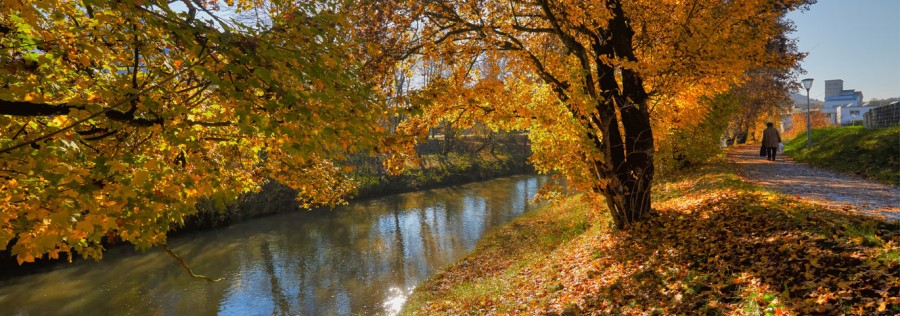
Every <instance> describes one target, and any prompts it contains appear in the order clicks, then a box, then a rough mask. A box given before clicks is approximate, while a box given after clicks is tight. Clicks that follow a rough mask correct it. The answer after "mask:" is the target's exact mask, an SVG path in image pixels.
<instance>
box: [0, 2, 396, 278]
mask: <svg viewBox="0 0 900 316" xmlns="http://www.w3.org/2000/svg"><path fill="white" fill-rule="evenodd" d="M261 5H263V4H262V3H261V2H254V1H226V3H219V2H217V1H197V0H183V1H153V0H151V1H131V0H125V1H106V0H88V1H43V0H41V1H32V0H12V1H4V2H3V5H2V7H0V10H2V11H0V50H2V54H0V250H6V249H9V250H11V253H12V254H13V255H15V256H17V258H18V259H19V262H20V263H22V262H30V261H33V260H35V259H36V258H41V257H42V256H45V255H47V257H49V258H57V257H58V256H59V255H60V254H67V253H68V254H69V258H71V254H72V252H77V253H79V254H81V255H84V256H91V257H95V258H99V257H100V256H101V252H102V250H103V246H102V241H104V240H116V239H118V240H122V241H125V242H130V243H133V244H135V245H136V246H137V247H139V248H146V247H149V246H153V245H164V244H165V242H166V238H165V237H166V235H165V233H166V232H167V231H168V230H169V229H170V228H171V227H173V226H175V225H179V224H180V223H182V222H183V219H184V218H185V217H186V216H188V215H190V214H192V213H194V212H195V209H194V205H195V203H196V202H197V201H198V199H200V198H211V199H213V200H217V201H228V200H233V199H234V198H235V197H236V196H237V195H238V194H240V193H242V192H248V191H253V190H257V189H258V188H259V186H260V184H262V183H264V182H266V181H272V180H274V181H280V182H282V183H285V184H287V185H289V186H291V187H293V188H295V189H297V190H298V191H299V194H298V199H300V200H301V201H302V202H303V203H304V204H306V205H315V204H333V203H340V202H341V199H342V197H343V196H346V194H347V193H348V192H350V190H352V183H351V181H350V179H348V178H347V177H345V176H344V175H343V173H342V172H341V170H340V169H339V168H337V167H336V164H335V161H339V160H340V159H342V157H343V156H344V155H345V154H347V153H352V152H359V151H363V152H368V151H371V150H375V149H376V147H379V146H380V142H381V139H383V137H381V136H383V128H382V126H380V125H378V123H377V122H379V120H381V118H382V114H383V111H382V109H383V108H382V106H381V104H382V103H383V102H381V101H380V100H379V99H376V98H375V93H374V90H372V85H371V84H369V82H370V80H368V79H367V77H366V72H365V71H363V70H364V69H365V64H366V63H367V62H368V61H367V60H366V57H365V56H366V54H365V53H364V52H365V51H366V47H365V46H364V45H363V44H362V42H360V41H357V40H355V39H353V37H352V34H353V32H351V31H349V30H350V29H351V28H353V27H354V26H353V25H352V24H351V23H350V21H349V20H348V19H347V18H346V17H347V16H348V14H347V11H348V10H353V9H354V8H353V7H352V6H349V2H345V1H340V0H336V1H327V0H323V1H316V2H294V1H279V0H274V1H266V2H265V9H264V10H258V11H255V13H256V16H257V17H262V18H257V19H249V20H247V19H244V20H241V19H235V18H232V17H234V16H235V15H234V14H238V15H240V14H241V12H246V11H247V10H251V9H254V8H258V7H259V6H261ZM260 15H263V16H260ZM239 20H240V21H245V22H240V21H239Z"/></svg>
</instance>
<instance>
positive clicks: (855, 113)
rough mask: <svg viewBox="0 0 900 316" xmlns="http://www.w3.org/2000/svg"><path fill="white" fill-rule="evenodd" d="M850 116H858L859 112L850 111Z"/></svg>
mask: <svg viewBox="0 0 900 316" xmlns="http://www.w3.org/2000/svg"><path fill="white" fill-rule="evenodd" d="M850 115H854V116H855V115H859V110H855V111H850Z"/></svg>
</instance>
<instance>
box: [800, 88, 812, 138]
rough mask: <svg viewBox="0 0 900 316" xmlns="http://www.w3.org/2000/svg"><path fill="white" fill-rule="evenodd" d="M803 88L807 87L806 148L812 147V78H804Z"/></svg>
mask: <svg viewBox="0 0 900 316" xmlns="http://www.w3.org/2000/svg"><path fill="white" fill-rule="evenodd" d="M801 82H803V88H806V148H812V136H810V131H809V130H810V128H809V88H812V82H813V79H812V78H806V79H803V80H802V81H801Z"/></svg>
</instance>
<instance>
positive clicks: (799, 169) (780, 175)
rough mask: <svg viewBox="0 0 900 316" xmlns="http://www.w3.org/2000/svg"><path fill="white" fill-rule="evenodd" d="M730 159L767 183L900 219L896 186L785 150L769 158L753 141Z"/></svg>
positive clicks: (790, 192) (827, 203)
mask: <svg viewBox="0 0 900 316" xmlns="http://www.w3.org/2000/svg"><path fill="white" fill-rule="evenodd" d="M728 160H729V161H731V162H732V163H734V164H736V165H737V166H739V167H740V172H741V176H743V177H744V178H746V179H747V180H749V181H750V182H753V183H755V184H758V185H761V186H763V187H766V188H770V189H772V190H775V191H778V192H781V193H784V194H788V195H795V196H798V197H799V198H800V199H802V200H804V201H808V202H812V203H815V204H820V205H823V206H826V207H830V208H838V209H850V210H858V211H859V212H861V213H864V214H869V215H873V216H884V217H885V218H886V219H895V220H900V188H898V187H896V186H890V185H884V184H880V183H877V182H874V181H871V180H865V179H861V178H858V177H853V176H850V175H844V174H838V173H835V172H831V171H827V170H822V169H818V168H814V167H811V166H808V165H806V164H803V163H799V162H795V161H794V160H793V159H791V158H790V157H787V156H785V155H781V154H779V155H778V158H777V160H776V161H768V160H766V158H765V157H760V156H759V147H757V146H753V145H741V146H736V147H734V148H731V149H730V150H729V151H728Z"/></svg>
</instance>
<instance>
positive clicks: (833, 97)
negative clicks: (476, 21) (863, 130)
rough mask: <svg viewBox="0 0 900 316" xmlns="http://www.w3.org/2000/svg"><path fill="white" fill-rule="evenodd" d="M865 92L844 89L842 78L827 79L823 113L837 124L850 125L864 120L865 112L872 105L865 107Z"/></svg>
mask: <svg viewBox="0 0 900 316" xmlns="http://www.w3.org/2000/svg"><path fill="white" fill-rule="evenodd" d="M862 104H863V94H862V92H861V91H856V90H853V89H850V90H844V81H843V80H841V79H835V80H825V105H824V106H823V107H822V113H825V118H827V119H828V120H829V121H831V122H832V123H834V124H835V125H848V124H852V123H853V122H855V121H862V119H863V114H865V113H866V112H868V111H869V109H871V108H872V107H864V106H862Z"/></svg>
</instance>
